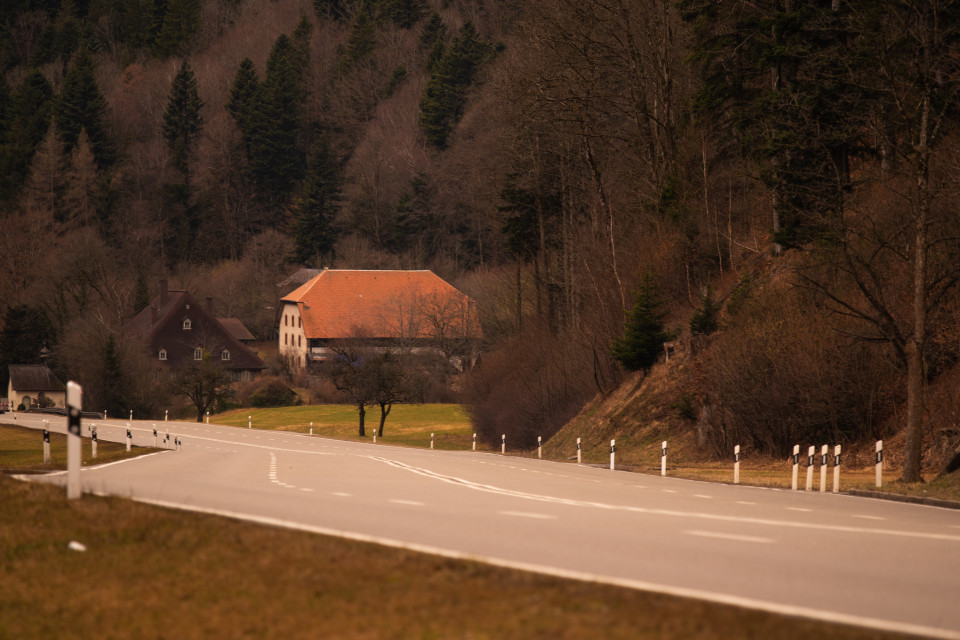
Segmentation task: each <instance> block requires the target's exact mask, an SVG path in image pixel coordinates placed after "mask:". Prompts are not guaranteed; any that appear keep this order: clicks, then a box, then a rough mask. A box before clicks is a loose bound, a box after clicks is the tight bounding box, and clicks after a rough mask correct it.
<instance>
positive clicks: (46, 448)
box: [43, 420, 50, 464]
mask: <svg viewBox="0 0 960 640" xmlns="http://www.w3.org/2000/svg"><path fill="white" fill-rule="evenodd" d="M44 422H46V420H44ZM44 426H46V425H44ZM43 464H50V432H49V431H47V430H46V429H44V430H43Z"/></svg>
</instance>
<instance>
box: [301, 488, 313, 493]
mask: <svg viewBox="0 0 960 640" xmlns="http://www.w3.org/2000/svg"><path fill="white" fill-rule="evenodd" d="M300 491H307V492H312V491H313V489H311V488H310V487H300Z"/></svg>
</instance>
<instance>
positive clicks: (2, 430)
mask: <svg viewBox="0 0 960 640" xmlns="http://www.w3.org/2000/svg"><path fill="white" fill-rule="evenodd" d="M90 444H91V440H90V438H87V437H84V438H83V447H82V449H81V451H82V453H81V454H80V458H81V460H82V464H83V465H84V466H87V465H93V464H104V463H107V462H114V461H115V460H123V459H125V458H133V457H136V456H139V455H143V454H144V453H149V452H151V451H155V449H153V448H145V447H134V448H133V450H132V451H130V452H129V453H128V452H127V446H126V445H125V444H120V443H118V442H106V441H104V440H99V441H98V442H97V457H96V458H94V457H93V451H92V447H91V446H90ZM66 468H67V437H66V436H65V435H63V434H62V433H51V434H50V464H49V465H45V464H43V431H41V430H39V429H28V428H26V427H15V426H12V425H0V469H8V470H17V471H62V470H64V469H66Z"/></svg>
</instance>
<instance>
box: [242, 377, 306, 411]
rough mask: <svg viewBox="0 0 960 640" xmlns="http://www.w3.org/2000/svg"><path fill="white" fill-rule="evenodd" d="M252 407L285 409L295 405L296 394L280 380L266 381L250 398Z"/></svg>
mask: <svg viewBox="0 0 960 640" xmlns="http://www.w3.org/2000/svg"><path fill="white" fill-rule="evenodd" d="M250 404H251V405H253V406H254V407H287V406H290V405H292V404H296V394H294V392H293V390H292V389H290V387H288V386H287V385H286V384H284V383H283V381H282V380H279V379H276V378H274V379H272V380H268V381H267V382H266V383H265V384H264V385H263V386H262V387H260V388H259V389H258V390H257V391H255V392H254V393H253V395H251V396H250Z"/></svg>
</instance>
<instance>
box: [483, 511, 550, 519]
mask: <svg viewBox="0 0 960 640" xmlns="http://www.w3.org/2000/svg"><path fill="white" fill-rule="evenodd" d="M497 513H499V514H500V515H502V516H515V517H517V518H533V519H534V520H556V519H557V516H552V515H549V514H547V513H530V512H527V511H497Z"/></svg>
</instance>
